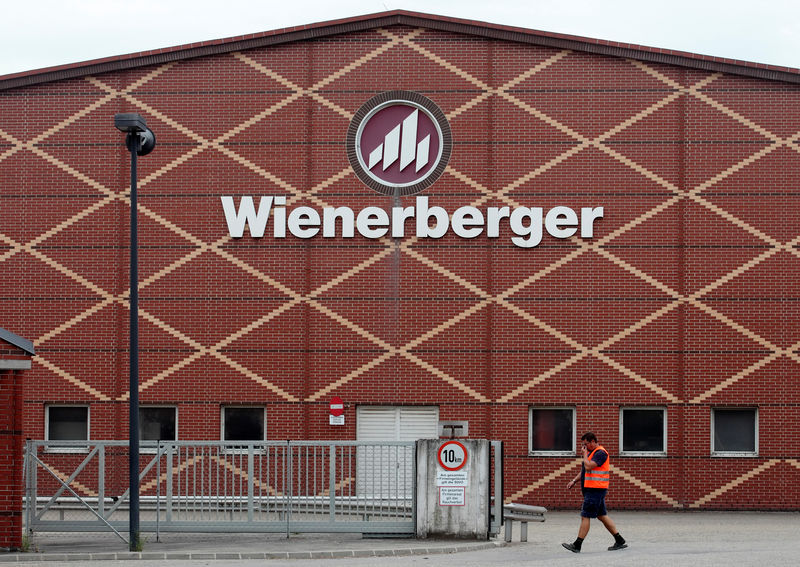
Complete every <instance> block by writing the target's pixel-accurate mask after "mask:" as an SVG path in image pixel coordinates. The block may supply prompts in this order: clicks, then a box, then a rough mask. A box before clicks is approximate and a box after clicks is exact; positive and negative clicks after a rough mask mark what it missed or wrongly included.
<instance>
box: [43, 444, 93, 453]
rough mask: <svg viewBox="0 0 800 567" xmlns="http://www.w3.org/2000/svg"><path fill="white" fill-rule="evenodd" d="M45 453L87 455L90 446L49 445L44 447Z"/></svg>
mask: <svg viewBox="0 0 800 567" xmlns="http://www.w3.org/2000/svg"><path fill="white" fill-rule="evenodd" d="M44 452H45V453H62V454H70V453H71V454H76V455H85V454H87V453H89V447H88V446H86V447H81V446H75V445H72V446H62V447H58V446H53V445H49V446H46V447H45V448H44Z"/></svg>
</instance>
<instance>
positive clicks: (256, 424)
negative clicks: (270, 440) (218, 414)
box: [225, 408, 264, 441]
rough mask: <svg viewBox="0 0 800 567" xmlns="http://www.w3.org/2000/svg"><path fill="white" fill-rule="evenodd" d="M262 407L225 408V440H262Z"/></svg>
mask: <svg viewBox="0 0 800 567" xmlns="http://www.w3.org/2000/svg"><path fill="white" fill-rule="evenodd" d="M263 440H264V408H225V441H263Z"/></svg>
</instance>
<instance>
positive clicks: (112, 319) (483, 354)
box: [0, 27, 800, 509]
mask: <svg viewBox="0 0 800 567" xmlns="http://www.w3.org/2000/svg"><path fill="white" fill-rule="evenodd" d="M394 89H406V90H412V91H417V92H420V93H422V94H424V95H426V96H428V97H430V98H431V99H433V100H434V101H435V102H436V103H437V104H438V105H439V106H440V107H441V108H442V110H443V111H444V112H445V114H447V115H448V118H449V120H450V124H451V127H452V132H453V140H454V147H453V153H452V157H451V160H450V165H449V167H448V170H447V171H446V172H445V174H444V175H443V176H442V177H441V178H440V179H439V181H437V182H436V183H435V184H434V185H433V186H432V187H430V188H429V189H427V190H426V191H425V193H424V194H425V195H427V196H428V197H429V198H430V200H431V205H439V206H443V207H445V208H446V209H448V210H449V211H453V210H454V209H455V208H457V207H459V206H463V205H468V204H476V205H478V206H481V207H485V206H504V205H509V206H542V207H551V206H554V205H567V206H571V207H573V208H579V207H584V206H592V207H594V206H603V207H605V218H603V219H602V221H599V222H598V223H597V224H596V236H595V238H594V239H592V240H586V241H582V240H578V239H576V240H572V239H571V240H566V241H562V240H555V239H553V238H550V237H547V236H546V237H545V239H544V241H543V242H542V244H541V245H539V246H538V247H536V248H531V249H521V248H518V247H515V246H513V245H512V244H511V243H510V241H509V236H510V235H509V234H508V233H507V231H506V233H504V234H501V237H500V238H499V239H487V238H483V237H480V238H476V239H472V240H462V239H459V238H457V237H455V236H453V235H452V234H449V235H448V236H446V237H444V238H442V239H440V240H416V241H415V240H414V239H412V238H410V237H406V238H405V239H404V240H401V241H399V242H391V241H376V240H368V239H365V238H362V237H359V236H356V237H355V238H353V239H338V240H330V239H322V238H319V237H317V238H314V239H310V240H298V239H293V238H291V237H290V238H287V239H283V240H276V239H273V238H271V237H266V238H264V239H262V240H252V239H250V238H249V237H245V238H243V239H241V240H236V241H234V240H232V239H230V238H229V237H227V230H226V225H225V220H224V216H223V214H222V208H221V205H220V200H219V197H220V195H234V196H240V195H256V196H257V195H286V196H287V197H288V199H289V202H290V205H292V206H298V205H310V206H314V207H316V208H320V207H322V206H323V205H337V206H338V205H346V206H349V207H351V208H354V209H356V210H358V209H360V208H362V207H364V206H368V205H383V206H386V207H390V206H391V205H392V201H391V199H390V198H388V197H382V196H379V195H378V194H376V193H374V192H372V191H371V190H369V189H367V188H366V187H364V186H363V185H362V184H361V183H360V182H359V181H358V180H357V179H356V177H355V175H353V173H352V172H351V171H350V169H349V165H348V161H347V156H346V154H345V149H344V139H345V133H346V130H347V127H348V124H349V117H350V115H352V113H353V112H355V110H356V109H358V108H359V106H361V104H363V103H364V102H365V101H366V100H367V99H369V98H370V97H371V96H373V95H374V94H376V93H378V92H382V91H387V90H394ZM799 101H800V91H799V90H798V88H797V87H796V86H794V85H790V84H784V83H780V82H768V81H761V80H755V79H749V78H743V77H737V76H734V75H714V74H711V73H709V72H705V71H701V70H696V69H688V68H679V67H670V66H665V65H659V64H655V63H640V62H635V61H629V60H623V59H615V58H611V57H605V56H599V55H592V54H589V53H583V52H577V51H572V52H566V51H559V50H556V49H551V48H545V47H537V46H532V45H524V44H515V43H510V42H502V41H494V40H487V39H482V38H474V37H466V36H458V35H453V34H447V33H443V32H436V31H432V30H413V29H409V28H404V27H392V28H388V29H385V30H374V31H369V32H361V33H354V34H348V35H344V36H338V37H330V38H326V39H320V40H314V41H305V42H298V43H292V44H286V45H280V46H275V47H271V48H264V49H256V50H252V51H247V52H244V53H242V54H228V55H219V56H213V57H206V58H202V59H196V60H187V61H182V62H178V63H174V64H168V65H165V66H162V67H148V68H140V69H134V70H130V71H122V72H117V73H111V74H106V75H100V76H97V77H87V78H85V79H75V80H68V81H62V82H58V83H52V84H45V85H40V86H34V87H28V88H24V89H15V90H7V91H3V92H0V116H1V117H2V120H1V121H0V124H2V126H0V130H2V132H0V182H2V184H3V185H2V191H1V192H0V207H2V209H3V210H10V211H16V213H15V214H13V215H4V222H3V227H2V228H0V267H2V270H3V273H4V274H6V281H7V282H13V283H12V284H11V285H7V286H6V287H5V288H4V291H3V293H2V294H0V313H3V323H4V324H5V325H7V326H9V327H10V328H14V329H18V330H19V332H21V333H22V334H23V335H25V336H26V337H31V338H33V339H34V340H35V343H36V347H37V362H36V363H35V364H34V368H33V369H32V370H31V371H29V373H28V375H29V379H28V381H27V383H28V387H27V389H26V395H25V404H26V407H25V432H26V435H27V436H30V437H37V438H40V437H42V436H43V435H44V408H45V406H46V404H48V403H56V402H57V403H81V404H83V403H89V404H90V407H91V410H90V411H91V418H90V421H91V433H90V435H91V437H92V438H94V439H110V438H116V439H119V438H125V437H126V435H127V405H126V404H127V383H128V378H127V360H128V355H127V352H126V347H127V341H128V337H127V319H128V312H127V304H126V301H127V295H126V289H127V281H128V275H127V262H128V249H127V243H128V230H127V223H128V206H127V203H126V197H125V195H126V192H127V189H126V188H127V186H128V179H129V178H128V167H129V155H128V153H127V151H126V150H125V149H124V146H123V139H122V136H121V135H120V134H119V133H118V132H117V131H116V130H114V128H113V115H114V114H115V113H117V112H127V111H129V112H140V113H141V114H143V115H144V116H145V117H146V118H147V121H148V125H149V126H151V127H152V128H153V130H154V131H155V132H156V135H157V138H158V147H157V149H156V150H155V151H154V152H153V153H152V154H151V155H149V156H147V157H144V158H142V159H141V160H140V162H139V163H140V169H139V179H140V206H141V212H140V217H139V218H140V244H141V254H140V281H141V300H140V301H141V302H140V308H141V310H142V318H141V322H140V325H141V348H142V351H141V384H142V392H141V401H142V403H143V404H148V403H159V404H176V405H177V406H178V408H179V435H180V437H181V438H182V439H202V438H210V439H218V438H219V414H220V409H219V408H220V405H222V404H229V403H230V404H233V403H247V404H260V405H265V406H266V408H267V415H268V424H267V436H268V438H270V439H287V438H291V439H302V438H312V439H351V438H354V437H355V406H356V405H358V404H390V405H402V404H436V405H438V406H439V408H440V414H441V417H442V419H467V420H469V422H470V435H471V436H473V437H488V438H492V439H502V440H504V441H505V442H506V451H505V454H506V458H507V462H506V471H507V476H506V479H505V487H506V495H505V496H506V498H507V499H509V500H515V501H521V502H528V503H536V504H543V505H546V506H550V507H573V506H575V505H576V501H577V495H576V494H575V493H571V494H570V493H567V492H566V491H565V490H564V486H565V484H566V482H567V480H568V479H569V478H571V477H572V476H573V475H574V474H575V472H576V470H577V464H575V463H576V461H575V459H574V458H572V457H547V458H545V457H536V456H530V455H529V454H528V437H527V436H528V410H529V407H530V406H531V405H544V406H547V405H555V406H570V407H575V408H576V411H577V433H578V434H580V433H582V432H583V431H585V430H589V429H591V430H594V431H595V432H596V433H597V434H598V436H599V437H600V440H601V442H602V443H603V444H604V445H605V446H606V447H607V448H608V449H609V450H610V452H611V454H612V463H613V465H614V466H615V467H616V469H615V472H614V475H615V476H614V481H613V482H614V484H613V488H612V491H611V494H610V497H609V498H610V504H611V505H613V506H614V507H615V508H684V507H686V508H695V507H699V508H712V509H713V508H719V509H727V508H736V509H747V508H759V509H797V503H796V501H794V500H793V499H790V496H789V494H790V491H788V490H786V488H787V487H788V486H789V485H790V484H797V482H798V480H800V461H798V458H797V456H796V454H795V452H794V451H792V450H790V449H789V447H790V442H791V441H793V440H792V439H790V437H791V436H793V429H794V428H793V427H792V426H791V424H793V423H797V422H798V417H800V414H798V409H797V407H798V403H800V393H799V392H800V388H798V385H799V382H800V373H799V372H798V366H797V365H798V362H800V354H798V348H799V347H800V317H798V305H800V303H799V302H798V301H797V300H798V298H800V296H799V295H798V291H797V286H796V285H794V284H795V282H796V281H797V279H798V275H800V273H799V272H800V262H798V256H800V250H798V229H797V226H799V225H800V223H798V215H799V213H798V211H800V207H798V205H799V204H800V203H799V202H798V194H797V186H798V180H799V179H800V154H798V151H799V150H800V146H799V145H798V141H797V138H798V136H797V134H796V133H797V132H799V131H800V112H798V108H800V106H798V102H799ZM411 199H412V198H404V199H403V204H404V205H406V204H413V202H412V200H411ZM333 395H338V396H340V397H342V398H343V399H344V400H345V402H346V404H347V409H346V412H345V415H346V419H347V421H346V423H347V425H346V426H344V427H331V426H329V425H328V421H327V417H326V415H327V404H328V401H329V399H330V397H332V396H333ZM628 406H657V407H663V408H666V410H667V423H668V430H669V431H668V438H667V456H666V457H659V458H637V457H619V456H618V453H619V441H618V440H619V410H620V407H628ZM720 406H723V407H728V406H743V407H757V408H758V409H759V452H758V456H757V457H748V458H739V459H727V458H718V457H712V456H711V452H710V446H711V438H710V436H711V433H710V420H711V411H712V409H713V408H715V407H720Z"/></svg>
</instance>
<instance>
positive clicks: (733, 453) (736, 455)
mask: <svg viewBox="0 0 800 567" xmlns="http://www.w3.org/2000/svg"><path fill="white" fill-rule="evenodd" d="M711 456H712V457H721V458H723V459H726V458H742V457H751V458H753V457H758V453H753V452H744V451H740V452H736V451H712V452H711Z"/></svg>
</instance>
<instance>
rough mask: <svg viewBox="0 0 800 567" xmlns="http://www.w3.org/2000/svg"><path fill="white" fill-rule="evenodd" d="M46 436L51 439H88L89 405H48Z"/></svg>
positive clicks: (46, 411) (46, 409)
mask: <svg viewBox="0 0 800 567" xmlns="http://www.w3.org/2000/svg"><path fill="white" fill-rule="evenodd" d="M44 433H45V438H46V439H47V440H49V441H86V440H88V439H89V408H88V407H87V406H47V407H46V408H45V432H44Z"/></svg>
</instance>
